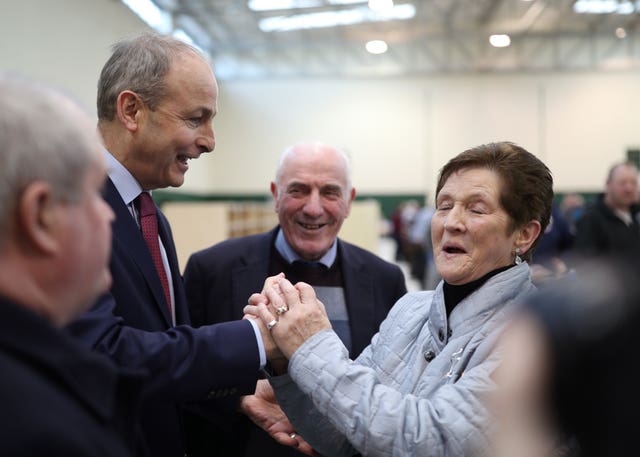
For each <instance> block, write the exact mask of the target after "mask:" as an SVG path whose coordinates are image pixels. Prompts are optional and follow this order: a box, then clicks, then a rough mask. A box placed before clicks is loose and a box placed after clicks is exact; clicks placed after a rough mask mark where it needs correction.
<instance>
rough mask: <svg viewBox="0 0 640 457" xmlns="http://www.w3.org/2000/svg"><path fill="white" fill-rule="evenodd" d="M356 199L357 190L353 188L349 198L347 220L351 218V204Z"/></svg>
mask: <svg viewBox="0 0 640 457" xmlns="http://www.w3.org/2000/svg"><path fill="white" fill-rule="evenodd" d="M355 199H356V188H355V187H352V188H351V192H349V196H348V198H347V214H345V216H344V217H345V218H347V217H349V214H351V203H353V201H354V200H355Z"/></svg>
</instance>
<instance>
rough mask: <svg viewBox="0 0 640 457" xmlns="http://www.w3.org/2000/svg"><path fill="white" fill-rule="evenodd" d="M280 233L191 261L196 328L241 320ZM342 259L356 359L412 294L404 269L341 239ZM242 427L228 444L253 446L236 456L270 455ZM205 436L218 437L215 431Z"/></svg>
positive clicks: (230, 243) (239, 241)
mask: <svg viewBox="0 0 640 457" xmlns="http://www.w3.org/2000/svg"><path fill="white" fill-rule="evenodd" d="M277 231H278V227H276V228H275V229H273V230H272V231H270V232H268V233H262V234H259V235H252V236H247V237H242V238H234V239H230V240H226V241H224V242H222V243H219V244H217V245H215V246H212V247H210V248H208V249H205V250H203V251H199V252H197V253H195V254H193V255H192V256H191V257H190V259H189V261H188V263H187V267H186V269H185V277H184V278H185V284H186V290H187V297H188V302H189V309H190V311H191V320H192V322H193V325H194V326H199V325H206V324H210V323H214V322H225V321H229V320H234V319H240V318H241V317H242V315H243V313H242V308H243V307H244V306H245V305H246V304H247V299H248V298H249V296H250V295H251V294H252V293H254V292H260V291H261V290H262V286H263V284H264V280H265V279H266V277H267V276H268V275H269V260H270V254H271V249H272V246H273V245H274V240H275V236H276V234H277ZM338 258H339V259H341V262H342V264H341V269H342V278H343V281H344V288H345V300H346V305H347V311H348V315H349V326H350V330H351V340H352V351H351V354H350V356H351V357H352V358H355V357H356V356H357V355H358V354H360V352H362V350H363V349H364V348H365V347H367V346H368V345H369V343H370V341H371V337H372V336H373V335H374V334H375V333H376V332H377V331H378V327H379V326H380V323H381V322H382V321H383V320H384V318H385V317H386V316H387V313H388V312H389V310H390V309H391V307H392V306H393V304H394V303H395V302H396V301H397V300H398V298H400V297H401V296H403V295H404V294H405V293H406V292H407V289H406V285H405V279H404V275H403V274H402V271H401V270H400V268H398V267H397V266H396V265H393V264H390V263H388V262H385V261H384V260H382V259H381V258H379V257H378V256H375V255H373V254H372V253H370V252H368V251H366V250H364V249H361V248H359V247H357V246H354V245H353V244H350V243H346V242H344V241H341V240H338ZM242 422H243V420H242V419H238V423H236V424H235V426H236V433H235V435H230V434H229V433H225V434H224V439H227V440H232V441H234V442H235V444H233V443H232V444H231V445H230V446H231V447H232V448H233V447H234V446H236V445H240V446H243V445H244V443H245V442H246V441H247V435H246V433H250V436H251V438H250V439H251V440H253V441H254V442H249V443H248V444H247V448H245V449H244V450H243V452H244V454H242V453H240V452H239V451H238V448H235V449H234V452H237V453H235V454H233V455H247V456H248V455H258V454H257V453H258V452H259V450H262V451H264V452H267V450H268V449H269V448H270V447H272V446H273V444H272V443H271V441H267V440H264V441H263V440H262V439H260V438H256V439H253V438H254V437H255V436H257V435H262V434H261V432H260V431H258V430H257V428H256V429H253V427H249V426H248V425H246V424H245V425H242ZM248 428H251V429H252V430H251V432H249V431H247V429H248ZM202 434H209V435H210V436H215V435H213V432H211V431H207V432H202ZM243 434H244V436H239V435H243ZM265 436H266V435H265ZM198 441H200V440H198ZM258 443H259V444H258ZM278 448H280V451H276V450H275V449H272V450H271V452H272V453H269V452H267V454H263V455H285V454H286V452H284V450H283V449H284V447H282V446H278ZM251 449H256V451H252V450H251ZM217 455H223V453H219V454H217Z"/></svg>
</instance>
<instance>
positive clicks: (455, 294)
mask: <svg viewBox="0 0 640 457" xmlns="http://www.w3.org/2000/svg"><path fill="white" fill-rule="evenodd" d="M512 266H513V265H507V266H506V267H501V268H496V269H495V270H493V271H490V272H489V273H487V274H486V275H484V276H483V277H481V278H478V279H476V280H474V281H471V282H468V283H466V284H460V285H457V286H454V285H452V284H449V283H448V282H446V281H445V282H444V287H443V289H442V291H443V292H444V306H445V308H446V310H447V318H449V315H450V314H451V311H453V308H455V307H456V305H457V304H458V303H460V302H461V301H462V300H463V299H464V298H466V297H468V296H469V295H470V294H471V292H474V291H476V290H477V289H479V288H480V286H481V285H483V284H484V283H485V282H487V280H488V279H489V278H491V277H493V276H495V275H497V274H498V273H502V272H503V271H505V270H508V269H509V268H511V267H512Z"/></svg>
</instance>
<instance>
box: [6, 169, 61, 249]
mask: <svg viewBox="0 0 640 457" xmlns="http://www.w3.org/2000/svg"><path fill="white" fill-rule="evenodd" d="M16 210H17V212H18V221H19V227H17V229H18V230H20V231H21V233H22V238H23V239H24V240H25V242H26V243H27V245H28V246H30V248H31V249H33V250H35V251H39V252H42V253H45V254H53V253H56V252H57V251H58V250H59V244H58V238H57V233H58V231H57V225H58V223H59V222H60V218H61V217H64V215H63V214H61V213H60V204H59V202H56V200H55V198H54V196H53V192H52V189H51V186H50V185H49V184H48V183H46V182H43V181H36V182H33V183H31V184H29V185H28V186H27V188H26V189H25V190H24V192H23V193H22V197H21V198H20V200H19V202H18V207H17V208H16Z"/></svg>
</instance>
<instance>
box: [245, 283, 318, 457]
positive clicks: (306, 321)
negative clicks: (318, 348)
mask: <svg viewBox="0 0 640 457" xmlns="http://www.w3.org/2000/svg"><path fill="white" fill-rule="evenodd" d="M244 313H245V318H247V319H255V320H256V321H257V322H258V325H259V327H260V332H261V334H262V339H263V341H264V345H265V350H266V352H267V358H268V359H269V361H270V362H271V363H272V365H273V367H274V368H275V369H276V371H277V372H281V371H284V370H283V369H282V367H286V364H287V360H288V359H290V358H291V356H292V355H293V353H294V352H295V351H296V350H297V349H298V348H299V347H300V346H301V345H302V343H304V342H305V341H306V340H307V339H308V338H310V337H311V336H313V335H315V334H316V333H318V332H320V331H321V330H324V329H328V328H331V323H330V322H329V318H328V317H327V313H326V311H325V308H324V305H323V304H322V302H320V300H318V299H317V297H316V294H315V292H314V290H313V288H312V287H311V286H310V285H308V284H305V283H302V282H299V283H297V284H296V285H295V286H294V285H292V284H291V282H289V281H288V280H287V279H285V277H284V275H283V274H282V273H281V274H279V275H277V276H271V277H269V278H267V279H266V281H265V283H264V288H263V289H262V292H261V293H259V294H258V293H256V294H253V295H251V297H250V298H249V304H248V305H247V306H245V308H244ZM240 408H241V410H242V411H243V412H244V414H246V415H247V416H248V417H249V418H250V419H251V420H252V421H253V422H254V423H255V424H256V425H258V426H259V427H261V428H262V429H264V430H265V431H266V432H267V433H269V435H271V437H272V438H273V439H275V440H276V441H277V442H279V443H280V444H284V445H287V446H292V447H295V448H297V449H298V450H299V451H300V452H302V453H304V454H307V455H310V456H316V457H318V456H319V454H318V453H316V452H315V451H314V450H313V449H312V448H311V446H309V444H308V443H307V442H306V441H305V440H304V439H303V438H302V437H301V436H299V435H298V434H297V433H296V432H295V429H294V427H293V426H292V425H291V423H290V422H289V420H288V419H287V417H286V415H285V414H284V412H283V411H282V409H281V408H280V406H279V405H278V403H277V401H276V398H275V394H274V392H273V389H272V388H271V386H270V385H269V382H268V381H267V380H260V381H258V384H257V386H256V392H255V394H254V395H248V396H245V397H242V399H241V401H240Z"/></svg>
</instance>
